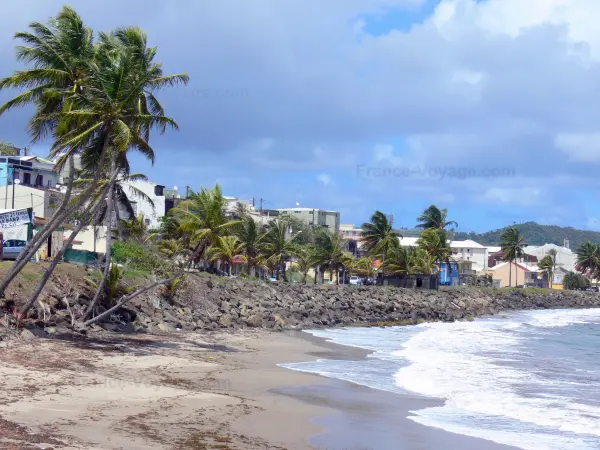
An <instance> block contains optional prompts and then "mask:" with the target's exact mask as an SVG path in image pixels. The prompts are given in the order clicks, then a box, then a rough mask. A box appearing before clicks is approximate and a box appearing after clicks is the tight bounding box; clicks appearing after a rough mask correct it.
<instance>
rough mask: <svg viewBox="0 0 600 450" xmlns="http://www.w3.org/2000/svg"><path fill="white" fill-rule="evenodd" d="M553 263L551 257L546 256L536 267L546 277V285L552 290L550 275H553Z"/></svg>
mask: <svg viewBox="0 0 600 450" xmlns="http://www.w3.org/2000/svg"><path fill="white" fill-rule="evenodd" d="M555 264H556V263H555V262H554V260H553V259H552V256H550V255H546V256H544V257H543V258H542V259H541V260H540V261H539V262H538V267H539V268H540V269H541V272H542V273H544V274H546V276H547V277H548V283H549V287H550V289H552V275H553V274H554V267H555Z"/></svg>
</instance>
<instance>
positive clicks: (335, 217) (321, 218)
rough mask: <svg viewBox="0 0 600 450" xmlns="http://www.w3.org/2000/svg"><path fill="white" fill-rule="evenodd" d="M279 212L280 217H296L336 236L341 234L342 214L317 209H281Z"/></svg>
mask: <svg viewBox="0 0 600 450" xmlns="http://www.w3.org/2000/svg"><path fill="white" fill-rule="evenodd" d="M277 211H278V213H279V216H283V215H286V216H290V217H295V218H297V219H299V220H300V221H301V222H302V223H304V224H306V225H310V226H312V227H314V228H317V227H321V228H326V229H328V230H330V231H331V232H332V233H335V234H339V232H340V213H339V212H337V211H327V210H324V209H317V208H280V209H277Z"/></svg>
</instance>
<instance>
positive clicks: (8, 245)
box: [4, 239, 27, 259]
mask: <svg viewBox="0 0 600 450" xmlns="http://www.w3.org/2000/svg"><path fill="white" fill-rule="evenodd" d="M26 245H27V242H25V241H21V240H18V239H9V240H8V241H4V259H16V258H17V256H19V255H20V254H21V252H22V251H23V249H24V248H25V246H26Z"/></svg>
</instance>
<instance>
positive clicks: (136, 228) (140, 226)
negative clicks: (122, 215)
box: [121, 213, 148, 244]
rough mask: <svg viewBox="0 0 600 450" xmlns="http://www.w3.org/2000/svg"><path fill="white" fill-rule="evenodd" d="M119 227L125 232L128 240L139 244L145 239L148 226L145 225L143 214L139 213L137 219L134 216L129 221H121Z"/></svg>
mask: <svg viewBox="0 0 600 450" xmlns="http://www.w3.org/2000/svg"><path fill="white" fill-rule="evenodd" d="M121 225H122V227H123V228H124V229H125V231H126V232H127V236H128V238H129V239H131V240H133V241H135V242H138V243H140V244H141V243H143V242H144V240H145V239H146V233H147V232H148V225H146V217H145V216H144V213H140V215H138V216H137V217H135V216H134V217H132V218H131V219H130V220H121Z"/></svg>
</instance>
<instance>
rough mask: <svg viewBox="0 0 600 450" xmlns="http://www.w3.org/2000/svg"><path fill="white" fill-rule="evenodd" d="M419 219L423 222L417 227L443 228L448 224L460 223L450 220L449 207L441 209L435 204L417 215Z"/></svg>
mask: <svg viewBox="0 0 600 450" xmlns="http://www.w3.org/2000/svg"><path fill="white" fill-rule="evenodd" d="M417 221H418V222H421V223H419V224H418V225H417V228H423V229H425V230H426V229H428V228H438V229H440V230H443V229H444V228H446V227H447V226H448V225H454V226H455V227H458V223H456V222H455V221H454V220H448V210H447V209H445V208H444V209H439V208H438V207H437V206H435V205H431V206H430V207H429V208H427V209H426V210H425V211H423V213H422V214H421V215H420V216H419V217H417Z"/></svg>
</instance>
